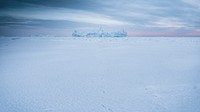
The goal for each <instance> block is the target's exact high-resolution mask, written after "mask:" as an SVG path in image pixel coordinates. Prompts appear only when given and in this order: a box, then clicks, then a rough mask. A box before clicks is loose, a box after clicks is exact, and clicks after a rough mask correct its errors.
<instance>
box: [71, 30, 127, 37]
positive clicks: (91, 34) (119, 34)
mask: <svg viewBox="0 0 200 112" xmlns="http://www.w3.org/2000/svg"><path fill="white" fill-rule="evenodd" d="M72 36H73V37H127V32H125V31H124V30H123V31H118V32H105V31H104V30H103V29H101V28H99V30H98V31H94V32H79V31H77V30H75V31H74V32H73V33H72Z"/></svg>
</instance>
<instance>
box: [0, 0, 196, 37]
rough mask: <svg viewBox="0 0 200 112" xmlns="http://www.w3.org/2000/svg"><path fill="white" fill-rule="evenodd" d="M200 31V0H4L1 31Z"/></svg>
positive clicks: (0, 7) (62, 33)
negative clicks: (100, 29)
mask: <svg viewBox="0 0 200 112" xmlns="http://www.w3.org/2000/svg"><path fill="white" fill-rule="evenodd" d="M98 27H103V28H104V29H105V30H107V31H117V30H122V29H125V30H126V31H127V32H128V34H129V36H134V35H147V36H148V35H181V36H182V35H185V36H188V35H200V0H1V1H0V35H1V36H2V35H21V36H27V35H36V34H44V35H58V36H70V35H71V33H72V32H73V30H80V31H89V30H97V29H98Z"/></svg>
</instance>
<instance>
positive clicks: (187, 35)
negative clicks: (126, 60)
mask: <svg viewBox="0 0 200 112" xmlns="http://www.w3.org/2000/svg"><path fill="white" fill-rule="evenodd" d="M128 35H129V36H156V37H158V36H164V37H175V36H178V37H179V36H180V37H183V36H186V37H189V36H195V37H200V32H188V33H174V32H128Z"/></svg>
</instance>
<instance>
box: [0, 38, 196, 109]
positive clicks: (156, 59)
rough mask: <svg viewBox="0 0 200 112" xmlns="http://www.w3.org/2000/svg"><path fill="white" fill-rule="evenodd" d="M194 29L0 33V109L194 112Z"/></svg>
mask: <svg viewBox="0 0 200 112" xmlns="http://www.w3.org/2000/svg"><path fill="white" fill-rule="evenodd" d="M199 68H200V38H198V37H127V38H66V37H63V38H61V37H52V38H51V37H41V38H39V37H38V38H37V37H24V38H22V37H0V112H199V111H200V106H199V105H200V94H199V93H200V69H199Z"/></svg>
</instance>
